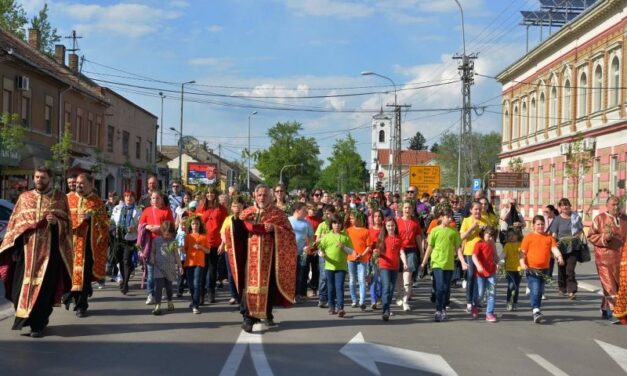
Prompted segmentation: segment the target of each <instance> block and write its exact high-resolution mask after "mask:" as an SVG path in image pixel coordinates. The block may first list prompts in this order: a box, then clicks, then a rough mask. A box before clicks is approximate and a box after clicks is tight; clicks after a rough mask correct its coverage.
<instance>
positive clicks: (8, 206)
mask: <svg viewBox="0 0 627 376" xmlns="http://www.w3.org/2000/svg"><path fill="white" fill-rule="evenodd" d="M14 206H15V205H13V204H12V203H11V202H10V201H7V200H2V199H0V243H1V242H2V239H4V233H5V232H6V231H7V226H8V225H9V218H10V217H11V213H12V212H13V207H14Z"/></svg>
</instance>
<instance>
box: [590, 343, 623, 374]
mask: <svg viewBox="0 0 627 376" xmlns="http://www.w3.org/2000/svg"><path fill="white" fill-rule="evenodd" d="M594 342H596V343H597V345H599V346H601V348H602V349H603V351H605V352H606V353H607V355H609V356H610V357H611V358H612V359H614V361H615V362H616V363H618V365H619V366H620V368H622V369H623V371H625V372H627V350H625V349H623V348H622V347H618V346H614V345H612V344H610V343H607V342H603V341H599V340H598V339H595V340H594Z"/></svg>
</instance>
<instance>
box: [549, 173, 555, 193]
mask: <svg viewBox="0 0 627 376" xmlns="http://www.w3.org/2000/svg"><path fill="white" fill-rule="evenodd" d="M549 202H555V164H552V165H551V184H550V185H549Z"/></svg>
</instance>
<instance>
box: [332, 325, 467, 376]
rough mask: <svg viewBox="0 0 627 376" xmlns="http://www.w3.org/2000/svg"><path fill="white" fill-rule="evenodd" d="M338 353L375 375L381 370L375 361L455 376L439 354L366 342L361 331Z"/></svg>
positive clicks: (378, 375) (443, 375) (379, 374)
mask: <svg viewBox="0 0 627 376" xmlns="http://www.w3.org/2000/svg"><path fill="white" fill-rule="evenodd" d="M340 353H341V354H342V355H344V356H346V357H347V358H349V359H350V360H352V361H353V362H355V363H357V364H358V365H360V366H362V367H364V368H366V369H367V370H368V371H370V373H372V374H373V375H377V376H381V372H379V368H377V364H376V362H380V363H387V364H393V365H396V366H402V367H405V368H411V369H418V370H422V371H426V372H429V373H435V374H438V375H442V376H457V373H456V372H455V370H453V368H451V366H450V365H449V364H448V363H447V362H446V360H444V358H442V357H441V356H440V355H437V354H429V353H424V352H420V351H413V350H407V349H401V348H398V347H392V346H385V345H378V344H376V343H370V342H366V341H365V340H364V336H363V335H362V334H361V332H359V333H357V335H356V336H355V337H353V339H351V340H350V341H349V342H348V343H347V344H346V345H344V347H342V348H341V349H340Z"/></svg>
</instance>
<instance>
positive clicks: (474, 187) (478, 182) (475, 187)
mask: <svg viewBox="0 0 627 376" xmlns="http://www.w3.org/2000/svg"><path fill="white" fill-rule="evenodd" d="M480 189H481V179H472V191H473V192H477V191H478V190H480Z"/></svg>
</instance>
